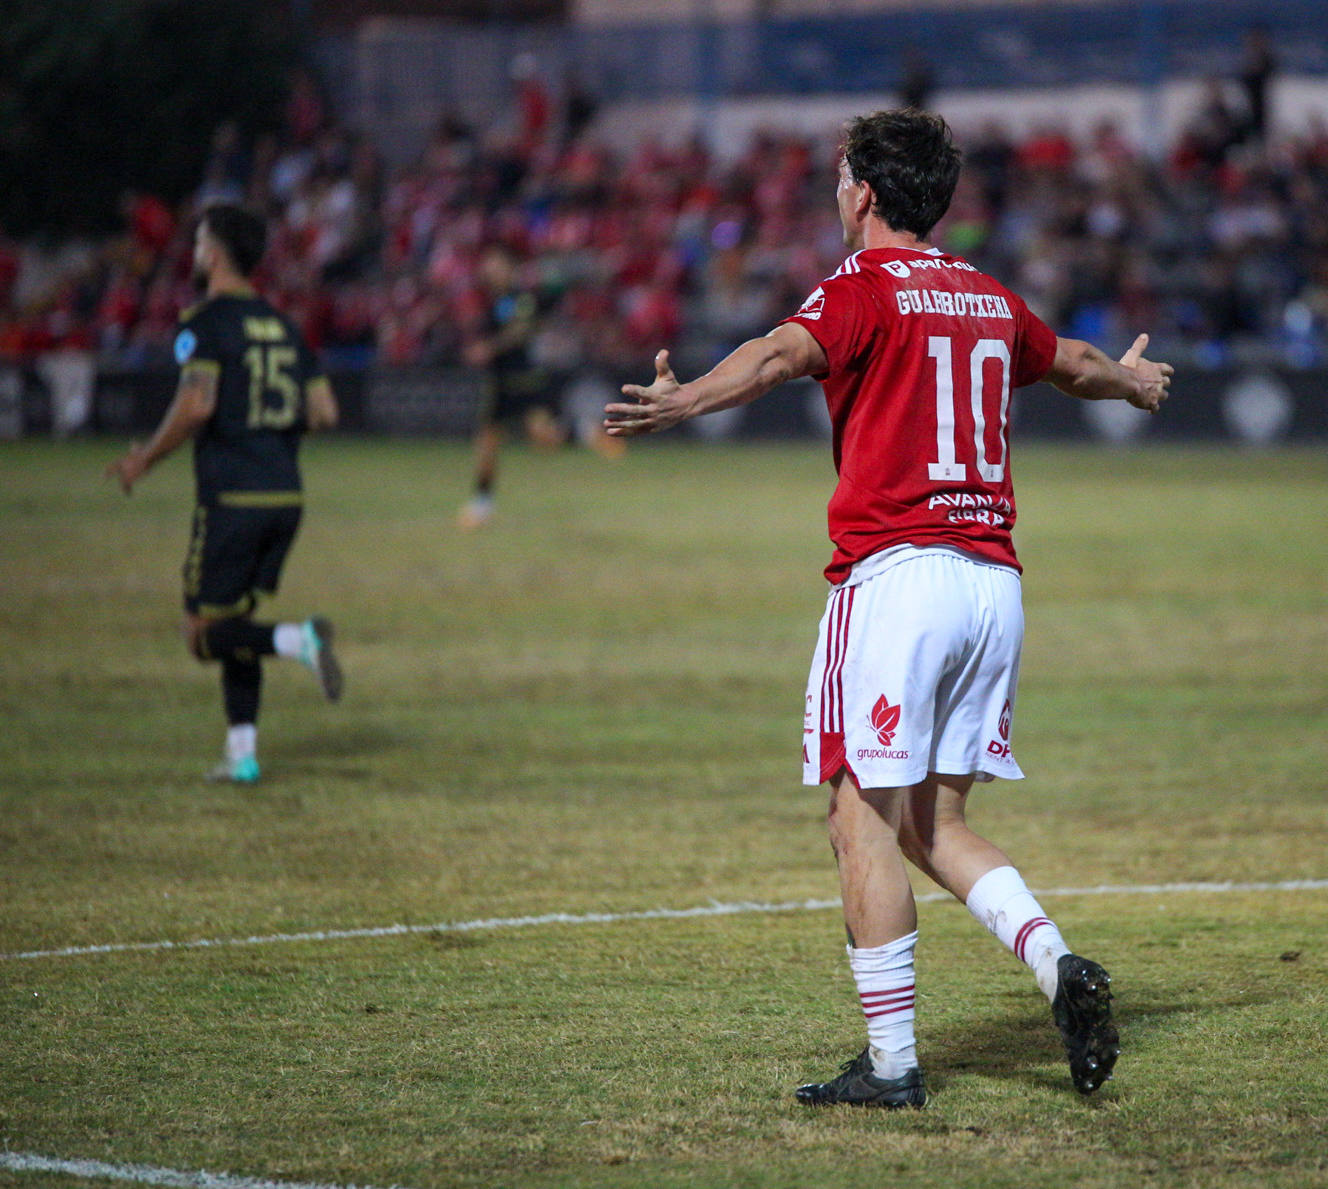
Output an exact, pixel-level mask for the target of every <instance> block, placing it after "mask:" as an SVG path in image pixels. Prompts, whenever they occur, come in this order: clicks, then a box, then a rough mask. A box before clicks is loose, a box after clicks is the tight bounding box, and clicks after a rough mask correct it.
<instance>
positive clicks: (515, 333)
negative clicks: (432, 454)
mask: <svg viewBox="0 0 1328 1189" xmlns="http://www.w3.org/2000/svg"><path fill="white" fill-rule="evenodd" d="M479 281H480V292H481V302H482V309H481V313H480V321H479V326H478V328H477V333H476V334H475V335H474V337H472V339H471V340H470V342H469V343H468V344H467V346H466V349H465V360H466V363H467V364H469V365H470V366H471V367H475V368H482V369H483V370H484V373H485V394H484V403H483V404H482V406H481V407H480V413H479V426H478V427H477V429H476V431H475V446H474V449H475V479H474V493H473V494H472V496H471V498H470V499H469V500H468V501H467V502H466V504H465V505H464V506H463V507H462V508H461V511H460V512H459V513H458V515H457V523H458V524H459V525H460V526H461V527H462V528H464V529H477V528H481V527H483V526H484V525H485V524H487V523H488V522H489V520H490V519H491V518H492V516H493V488H494V483H495V481H496V479H497V476H498V451H499V448H500V447H501V446H502V444H503V439H504V437H505V436H506V432H507V429H508V428H509V427H511V426H513V425H516V426H520V427H521V428H523V429H524V430H525V432H526V435H527V436H528V437H529V438H530V440H531V441H532V442H534V443H535V445H536V446H540V447H543V448H545V449H554V448H556V447H558V446H561V445H562V443H563V441H564V439H565V437H566V432H565V430H564V429H563V426H562V424H561V423H560V422H559V420H558V413H559V409H558V397H557V394H556V392H555V391H554V387H553V382H552V377H551V376H550V375H549V373H548V371H547V370H546V369H544V368H543V367H541V366H540V365H539V364H538V363H537V362H536V361H535V359H534V357H533V355H532V352H531V347H532V344H533V342H534V338H535V335H536V332H537V331H538V329H539V314H540V309H539V296H538V294H536V293H535V292H534V290H533V289H531V288H529V287H528V286H524V285H522V284H521V283H520V277H519V274H518V267H517V260H516V258H515V256H513V255H512V253H511V252H510V251H509V250H508V249H507V248H506V247H503V246H502V245H500V244H495V245H493V246H492V247H490V248H488V249H487V250H486V251H485V253H484V255H483V256H482V257H481V259H480V266H479Z"/></svg>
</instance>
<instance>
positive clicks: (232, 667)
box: [221, 657, 263, 727]
mask: <svg viewBox="0 0 1328 1189" xmlns="http://www.w3.org/2000/svg"><path fill="white" fill-rule="evenodd" d="M262 692H263V666H262V665H260V664H259V663H258V662H257V661H255V660H250V661H242V660H236V659H235V658H234V657H226V658H225V659H224V660H223V661H222V662H221V696H222V699H223V700H224V701H225V703H226V721H227V722H228V723H229V724H230V725H231V726H233V727H234V726H239V725H241V724H245V723H257V722H258V701H259V698H260V696H261V695H262Z"/></svg>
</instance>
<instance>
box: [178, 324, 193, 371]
mask: <svg viewBox="0 0 1328 1189" xmlns="http://www.w3.org/2000/svg"><path fill="white" fill-rule="evenodd" d="M196 350H198V336H197V335H196V334H194V332H193V331H192V330H182V331H180V333H179V334H177V335H176V336H175V362H176V363H178V364H180V365H181V366H182V367H183V366H184V365H185V364H186V363H188V362H189V361H190V360H191V359H192V358H193V357H194V352H195V351H196Z"/></svg>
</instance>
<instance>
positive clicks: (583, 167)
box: [0, 4, 1328, 377]
mask: <svg viewBox="0 0 1328 1189" xmlns="http://www.w3.org/2000/svg"><path fill="white" fill-rule="evenodd" d="M1106 7H1110V6H1106ZM1291 9H1292V10H1294V11H1299V10H1298V9H1297V7H1296V5H1294V4H1293V5H1292V6H1291ZM1096 11H1097V10H1096V9H1094V12H1096ZM965 14H966V15H971V13H969V12H968V10H965ZM1017 15H1018V16H1019V19H1020V20H1024V21H1026V22H1036V21H1037V20H1039V19H1041V17H1042V16H1043V15H1045V14H1044V9H1043V8H1041V7H1037V8H1029V9H1027V10H1022V9H1021V10H1020V12H1019V14H1017ZM896 19H899V20H905V19H908V18H907V17H906V16H903V15H901V16H898V17H897V18H896ZM1085 19H1086V20H1087V19H1088V17H1087V16H1085ZM1096 20H1097V17H1093V19H1092V20H1090V21H1089V22H1088V23H1089V26H1090V28H1089V29H1088V31H1087V32H1086V34H1085V39H1084V45H1086V46H1088V47H1090V50H1091V47H1092V46H1093V45H1095V44H1097V42H1095V41H1094V39H1093V37H1092V36H1091V32H1092V29H1093V28H1096V27H1097V26H1096V24H1095V22H1096ZM797 24H798V22H797V21H785V22H770V23H767V25H766V26H763V27H764V28H765V29H766V34H765V35H766V36H768V37H769V38H772V39H773V40H772V41H771V42H770V44H771V45H775V44H776V43H778V40H779V38H780V37H782V36H784V33H789V30H788V29H784V26H786V25H787V26H789V29H791V28H792V27H793V26H795V25H797ZM832 24H833V25H834V32H833V36H834V37H840V38H843V37H849V36H850V35H851V33H852V30H853V28H854V25H855V22H854V21H853V20H848V21H844V22H837V23H832ZM781 30H783V32H781ZM789 35H790V36H792V33H789ZM831 35H832V34H830V33H825V32H823V33H822V34H821V36H822V37H823V38H824V37H829V36H831ZM1081 48H1082V47H1081ZM1279 50H1280V47H1279ZM763 52H764V51H763ZM771 52H772V53H773V52H774V51H773V50H772V51H771ZM776 56H777V55H776ZM509 65H511V66H512V69H511V72H510V77H509V80H508V86H509V93H508V95H507V97H506V98H507V101H506V104H505V106H504V107H503V108H502V109H500V114H499V115H497V116H495V117H492V118H491V119H489V120H487V121H484V122H477V121H474V120H470V119H467V118H465V116H464V115H463V114H460V113H458V112H448V113H444V114H442V115H441V116H436V117H435V119H434V123H433V126H432V129H431V131H430V133H429V135H428V137H427V139H426V140H425V142H424V144H423V147H422V148H421V149H420V150H419V151H418V152H416V153H414V154H413V155H412V156H411V157H410V158H409V159H406V160H404V161H401V162H400V163H399V164H389V162H388V161H386V160H385V159H384V155H383V153H382V151H381V146H380V144H379V141H378V140H377V139H376V138H370V137H368V136H366V135H363V134H360V133H358V132H354V131H351V130H350V129H349V128H348V127H347V126H346V125H345V123H343V121H342V120H341V119H340V118H339V117H338V115H337V114H336V109H335V107H334V106H333V105H332V104H330V103H329V102H328V101H327V100H326V99H325V98H324V96H323V94H322V93H321V91H320V88H319V87H318V86H316V85H315V81H314V80H313V79H312V77H311V76H309V75H307V74H301V75H300V76H299V77H297V79H296V80H295V81H294V84H293V86H292V89H291V100H290V104H289V108H288V111H287V113H286V120H285V127H284V131H283V132H282V133H281V135H280V136H269V137H265V138H262V139H260V140H258V141H256V142H252V143H251V142H248V141H246V139H245V138H244V137H243V136H242V135H241V134H240V132H239V130H238V129H236V128H235V127H234V126H231V125H223V126H221V127H219V128H218V129H217V130H216V133H215V136H214V140H213V147H212V153H211V156H210V158H209V160H208V162H207V165H206V167H205V169H204V171H203V175H202V177H201V178H200V179H199V184H198V188H197V190H196V191H195V193H194V194H193V196H192V197H191V199H190V200H189V201H188V202H187V203H185V204H183V205H182V207H181V208H180V209H174V210H173V209H171V208H169V207H168V206H167V205H166V204H164V203H163V202H161V201H160V200H159V199H158V198H156V197H154V196H152V195H145V194H129V195H126V197H125V201H124V206H123V210H122V215H123V221H124V226H123V231H122V233H121V234H120V235H119V236H117V237H116V238H114V239H113V240H111V241H109V242H106V243H101V244H95V245H89V244H81V245H63V246H62V247H61V248H60V249H59V251H57V252H54V253H42V252H39V251H38V250H37V249H36V248H34V247H33V246H31V245H18V244H14V243H11V242H6V241H4V240H2V239H0V356H3V358H5V359H8V360H10V361H19V362H26V363H31V362H33V361H35V360H37V359H41V358H44V357H48V356H50V355H52V354H60V353H66V354H68V353H84V354H86V353H91V354H92V355H93V356H95V357H96V359H97V361H98V363H99V366H100V367H101V369H102V370H103V371H109V372H120V373H124V372H129V371H133V370H135V369H139V370H143V369H147V370H151V369H153V368H161V367H166V366H168V364H169V345H170V341H171V337H172V333H173V328H174V324H175V319H176V317H177V315H178V313H179V311H180V309H181V308H183V307H184V306H185V305H187V304H188V303H189V302H190V301H192V299H193V294H192V291H191V287H190V284H189V276H188V273H189V222H190V217H191V215H192V213H193V211H194V210H196V209H199V208H201V206H203V205H205V204H206V203H207V202H208V201H211V200H214V199H218V198H228V199H234V198H239V199H243V200H246V201H249V202H251V203H253V204H255V205H257V206H259V207H261V208H263V209H265V210H266V211H267V213H268V214H269V216H270V219H271V224H272V228H273V232H274V234H273V237H272V249H271V251H270V254H269V258H268V261H267V264H266V266H265V269H264V273H263V276H262V278H261V279H262V283H263V285H264V287H265V288H266V290H267V291H268V292H270V293H271V295H272V296H273V297H274V298H275V300H276V301H277V302H278V303H279V304H281V305H282V306H283V307H284V308H286V309H288V310H290V311H291V312H292V313H293V315H294V316H295V317H296V318H297V320H298V321H299V322H300V324H301V326H302V328H303V330H304V331H305V333H306V334H307V335H308V336H309V338H310V340H311V342H313V343H314V344H315V345H316V346H318V347H319V348H320V349H321V350H322V351H323V352H324V353H325V355H326V356H327V358H328V362H329V365H330V366H331V367H332V368H334V369H337V370H339V371H352V372H354V371H361V370H363V369H365V368H369V367H376V368H380V369H381V368H384V367H389V368H390V367H404V366H411V365H436V366H454V365H457V364H459V362H460V359H461V352H462V347H463V344H464V342H465V340H466V338H467V336H468V334H469V333H470V332H471V329H472V328H473V327H474V325H475V324H476V321H477V319H479V318H480V316H481V306H480V301H479V299H478V296H477V294H476V292H475V285H474V279H473V269H474V265H475V262H476V260H477V258H478V255H479V252H480V250H481V248H482V247H483V245H484V244H486V243H487V242H491V241H494V240H500V241H503V242H505V243H507V244H509V245H510V246H512V247H513V248H515V249H516V250H517V251H518V252H519V253H520V254H521V256H522V258H523V259H524V260H525V261H526V269H527V272H528V278H527V280H528V282H529V284H530V285H532V286H533V287H535V288H537V289H538V290H539V292H540V293H541V295H542V296H543V299H544V304H545V310H546V317H545V319H544V329H543V332H542V334H541V336H540V340H539V350H540V352H541V354H542V356H543V357H544V358H545V360H546V361H547V362H548V364H549V366H550V367H551V368H553V369H554V370H556V371H558V372H560V373H563V374H565V375H567V376H572V375H575V374H577V373H583V372H585V371H587V370H590V371H593V372H596V373H601V374H605V375H608V376H610V377H618V376H620V375H624V374H630V373H631V372H633V371H634V370H639V368H640V366H641V361H642V360H643V359H648V358H649V356H650V353H651V352H652V351H653V349H654V348H655V347H657V346H658V345H660V344H661V343H670V344H675V345H676V346H677V348H678V354H679V356H680V357H681V359H682V360H683V363H684V366H688V367H690V366H696V365H698V364H700V365H704V364H705V363H707V362H708V361H710V360H712V359H714V358H717V357H718V356H719V355H720V354H722V353H723V352H724V351H726V350H727V349H728V348H729V347H731V346H732V345H733V344H735V343H737V342H738V341H740V340H741V339H743V338H744V337H747V336H748V335H750V334H751V333H753V332H754V331H757V330H760V329H761V328H764V327H768V326H769V325H770V324H771V323H772V322H773V321H774V320H775V319H777V318H778V317H780V316H782V315H783V314H784V313H786V312H787V311H788V310H790V309H792V308H795V307H796V305H797V304H798V303H799V302H800V301H801V299H802V297H803V296H804V295H805V294H806V293H807V292H808V291H809V290H810V289H811V288H812V287H814V285H815V284H816V282H817V281H818V280H819V278H821V277H822V276H824V275H825V274H826V273H828V272H830V271H832V270H833V268H834V267H835V266H836V264H837V263H838V261H839V259H840V258H841V257H842V248H841V246H840V241H839V231H838V224H837V222H836V219H835V212H834V207H833V204H832V202H831V201H830V195H831V189H832V185H833V165H834V158H835V144H834V138H833V134H826V135H820V136H811V135H804V134H800V133H790V132H789V131H787V130H772V129H760V128H756V129H753V130H752V131H751V132H750V133H749V134H748V136H747V139H746V141H745V143H743V144H742V145H741V146H740V147H739V149H738V151H736V152H732V151H730V152H724V151H721V150H720V149H719V148H717V147H716V146H715V145H713V144H711V143H709V142H707V141H706V140H704V139H702V138H700V137H693V138H691V139H683V140H681V141H679V140H677V139H676V138H675V139H674V140H673V141H668V140H666V139H664V138H662V137H638V138H635V139H634V141H633V142H631V143H628V144H627V145H622V144H619V143H616V142H614V141H613V140H612V138H606V137H605V136H604V135H603V134H602V133H603V130H604V129H605V128H606V127H607V126H609V124H611V121H610V120H606V119H605V118H603V117H604V111H603V110H597V109H601V108H602V106H603V103H602V98H601V97H600V96H599V95H598V94H596V95H593V96H592V95H591V94H588V93H587V92H586V90H585V88H584V87H582V86H580V85H578V84H576V83H575V82H569V83H565V84H563V85H560V86H558V87H556V88H555V87H552V86H550V85H549V84H548V83H547V82H546V81H544V76H543V74H542V73H541V70H542V68H541V67H540V66H539V65H537V63H536V62H535V61H534V59H532V58H529V57H522V56H520V55H518V57H517V58H516V59H515V60H514V62H513V63H511V64H509ZM1238 66H1239V63H1238V62H1237V63H1235V66H1234V67H1233V72H1232V76H1231V77H1230V78H1229V79H1228V80H1227V81H1222V80H1220V79H1218V78H1217V77H1213V78H1212V79H1210V80H1209V82H1208V83H1207V85H1206V88H1205V90H1204V91H1203V92H1202V98H1201V101H1200V102H1198V103H1197V104H1196V106H1194V107H1193V108H1192V110H1191V111H1190V112H1189V113H1188V115H1187V116H1186V118H1185V120H1184V121H1183V123H1182V124H1181V125H1180V127H1179V130H1178V132H1177V135H1176V136H1175V137H1174V139H1172V140H1171V142H1170V143H1168V144H1167V145H1166V146H1165V152H1164V153H1162V154H1161V155H1158V154H1156V153H1148V152H1145V151H1143V150H1142V149H1141V147H1140V146H1139V144H1138V143H1137V138H1136V137H1135V136H1133V135H1132V132H1131V130H1129V129H1125V128H1122V127H1121V126H1120V125H1119V124H1118V123H1116V122H1113V121H1112V120H1111V119H1110V118H1103V119H1102V120H1100V121H1098V122H1097V123H1096V125H1095V126H1094V127H1093V128H1092V129H1091V131H1089V132H1088V133H1087V134H1084V135H1076V134H1074V133H1072V132H1071V130H1070V129H1069V127H1068V124H1067V123H1066V122H1064V121H1062V122H1060V123H1048V124H1039V125H1037V126H1036V127H1033V128H1031V129H1029V128H1026V129H1021V130H1016V129H1014V128H1012V127H1010V126H1007V125H1002V123H1001V122H1000V121H999V120H996V119H992V120H988V121H986V122H984V123H983V124H981V125H980V126H978V127H976V128H971V129H967V130H963V135H962V140H963V143H964V147H965V150H966V155H967V162H968V165H967V170H966V173H965V176H964V179H963V182H962V184H961V189H960V191H959V194H958V196H957V199H956V202H955V205H954V208H953V209H952V211H951V213H950V215H949V216H948V217H947V219H946V220H945V221H944V223H943V224H942V226H941V228H940V229H939V232H938V241H939V242H940V243H941V244H943V245H944V246H945V247H947V248H949V249H951V250H953V251H955V252H957V253H959V254H961V255H964V256H966V257H968V258H969V259H971V260H973V261H974V263H976V264H978V265H979V266H980V267H982V268H984V269H987V270H989V271H991V272H992V273H994V274H995V275H997V276H999V277H1002V278H1003V279H1005V280H1006V281H1008V282H1009V283H1010V284H1012V285H1013V286H1014V287H1015V288H1017V289H1018V290H1019V291H1020V292H1021V293H1023V294H1024V295H1025V296H1026V297H1027V298H1028V299H1029V301H1030V304H1032V305H1033V306H1034V308H1035V309H1036V310H1037V311H1038V312H1039V313H1040V314H1041V315H1042V316H1043V317H1044V318H1046V319H1047V320H1048V321H1049V322H1050V323H1052V324H1053V325H1054V326H1055V327H1057V328H1058V329H1059V330H1060V331H1061V332H1063V333H1068V334H1074V335H1081V336H1083V337H1087V338H1091V339H1093V340H1095V341H1100V342H1103V343H1105V344H1108V345H1113V344H1123V343H1125V342H1128V339H1129V337H1130V336H1131V335H1132V333H1133V331H1134V329H1135V328H1137V327H1141V326H1146V327H1148V328H1149V329H1150V330H1152V331H1153V332H1154V335H1155V343H1156V347H1155V349H1156V350H1158V351H1159V352H1161V353H1164V354H1166V355H1167V357H1172V358H1177V359H1178V361H1184V360H1187V359H1188V360H1191V361H1196V362H1198V363H1201V364H1206V365H1210V366H1212V365H1221V364H1225V363H1228V362H1232V361H1235V362H1242V361H1251V360H1253V361H1265V362H1273V363H1277V364H1279V365H1291V366H1298V367H1304V366H1312V365H1317V364H1320V363H1322V362H1323V361H1324V358H1325V352H1326V351H1328V218H1326V217H1325V215H1324V212H1325V211H1326V210H1328V122H1326V121H1324V120H1323V119H1321V118H1320V119H1317V120H1316V119H1313V118H1311V119H1309V120H1307V121H1306V122H1305V123H1304V124H1303V126H1301V127H1298V128H1295V129H1286V128H1282V129H1280V130H1279V131H1278V132H1277V133H1276V134H1273V133H1272V132H1270V130H1268V129H1267V128H1265V127H1264V124H1263V121H1262V119H1261V118H1259V114H1258V111H1257V105H1256V104H1252V103H1251V102H1250V95H1251V94H1252V92H1251V90H1250V85H1249V84H1246V85H1242V84H1241V83H1240V82H1239V81H1238V79H1239V69H1238ZM941 74H942V75H944V70H942V71H941ZM781 77H784V82H782V83H779V84H778V85H780V86H783V85H785V83H786V82H787V77H786V76H781ZM1266 81H1267V80H1266V78H1265V80H1264V82H1265V83H1266ZM597 115H598V116H599V117H600V118H598V119H597Z"/></svg>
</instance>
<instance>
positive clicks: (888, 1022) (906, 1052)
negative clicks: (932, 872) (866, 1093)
mask: <svg viewBox="0 0 1328 1189" xmlns="http://www.w3.org/2000/svg"><path fill="white" fill-rule="evenodd" d="M917 940H918V935H917V931H916V930H915V931H914V932H912V933H910V934H909V935H908V936H907V937H900V938H898V939H896V940H895V941H887V942H886V943H885V945H879V946H876V947H874V948H872V949H854V948H853V947H852V946H849V947H848V963H849V966H850V967H851V968H852V970H853V981H854V982H856V983H857V985H858V998H859V999H860V1000H861V1001H862V1013H863V1015H865V1016H866V1017H867V1040H868V1044H869V1045H870V1046H871V1059H872V1068H873V1071H874V1072H875V1074H876V1076H877V1077H878V1078H897V1077H902V1076H903V1075H904V1074H906V1073H907V1072H908V1071H909V1070H910V1069H915V1068H916V1067H917V1064H918V1052H917V1046H916V1044H915V1042H914V1039H913V1015H914V1012H913V985H914V979H913V947H914V946H915V945H916V944H917Z"/></svg>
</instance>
